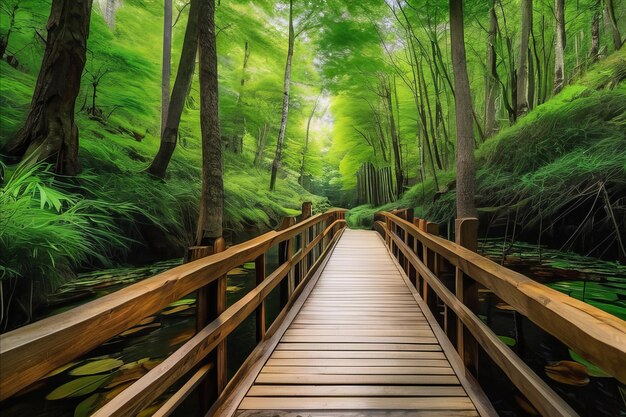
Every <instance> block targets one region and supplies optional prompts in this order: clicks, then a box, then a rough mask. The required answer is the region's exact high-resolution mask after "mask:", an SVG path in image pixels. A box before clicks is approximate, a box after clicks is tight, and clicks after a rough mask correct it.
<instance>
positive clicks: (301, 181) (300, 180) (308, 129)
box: [298, 91, 322, 187]
mask: <svg viewBox="0 0 626 417" xmlns="http://www.w3.org/2000/svg"><path fill="white" fill-rule="evenodd" d="M320 97H322V91H320V93H319V94H318V96H317V98H316V99H315V104H314V105H313V109H312V110H311V114H309V118H308V120H307V121H306V135H305V136H304V147H303V148H302V160H301V161H300V177H299V178H298V183H299V184H300V185H301V186H303V187H304V165H305V162H306V153H307V151H308V150H309V135H310V133H311V121H312V120H313V117H315V111H316V110H317V105H318V104H319V101H320Z"/></svg>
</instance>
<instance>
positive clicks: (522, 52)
mask: <svg viewBox="0 0 626 417" xmlns="http://www.w3.org/2000/svg"><path fill="white" fill-rule="evenodd" d="M521 7H522V21H521V25H522V31H521V38H520V46H519V59H518V63H519V64H518V66H517V99H516V100H517V115H518V116H519V115H521V114H524V113H526V111H527V110H528V44H529V40H530V30H531V28H532V26H533V0H522V1H521Z"/></svg>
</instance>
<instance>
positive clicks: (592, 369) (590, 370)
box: [568, 349, 611, 378]
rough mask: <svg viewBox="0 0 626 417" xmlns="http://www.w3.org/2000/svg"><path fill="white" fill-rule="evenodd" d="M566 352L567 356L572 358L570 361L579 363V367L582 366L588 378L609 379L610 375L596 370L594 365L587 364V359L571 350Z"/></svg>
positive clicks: (598, 369)
mask: <svg viewBox="0 0 626 417" xmlns="http://www.w3.org/2000/svg"><path fill="white" fill-rule="evenodd" d="M568 350H569V355H570V356H571V357H572V359H574V360H575V361H576V362H578V363H580V364H581V365H584V366H585V367H586V368H587V373H588V374H589V376H595V377H596V378H611V375H609V374H607V373H606V372H604V371H603V370H602V369H600V368H598V367H597V366H596V365H594V364H593V363H591V362H589V361H588V360H587V359H585V358H583V357H582V356H580V355H579V354H578V353H576V352H574V351H573V350H572V349H568Z"/></svg>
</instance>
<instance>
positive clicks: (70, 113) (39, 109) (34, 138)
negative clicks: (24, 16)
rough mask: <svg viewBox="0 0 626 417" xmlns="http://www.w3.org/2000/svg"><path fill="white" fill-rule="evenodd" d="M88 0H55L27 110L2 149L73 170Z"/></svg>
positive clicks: (63, 171) (67, 171) (77, 167)
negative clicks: (76, 110) (75, 116)
mask: <svg viewBox="0 0 626 417" xmlns="http://www.w3.org/2000/svg"><path fill="white" fill-rule="evenodd" d="M91 6H92V0H53V2H52V8H51V10H50V17H49V19H48V24H47V28H48V37H47V40H46V49H45V51H44V55H43V59H42V63H41V68H40V70H39V76H38V78H37V84H36V85H35V91H34V93H33V99H32V102H31V106H30V112H29V114H28V117H27V118H26V122H25V124H24V127H22V129H21V130H20V131H19V132H18V133H17V135H16V136H15V138H14V139H13V140H12V141H10V142H9V143H8V144H7V146H6V148H5V149H4V153H5V154H6V155H9V156H25V157H27V156H30V155H31V154H33V153H35V152H37V155H36V158H37V160H40V161H51V162H54V164H55V166H54V170H55V172H56V173H59V174H64V175H76V174H78V173H79V172H80V164H79V163H78V147H79V146H78V127H77V126H76V123H75V122H74V106H75V104H76V98H77V97H78V92H79V90H80V81H81V76H82V73H83V68H84V67H85V61H86V53H87V39H88V38H89V23H90V17H91Z"/></svg>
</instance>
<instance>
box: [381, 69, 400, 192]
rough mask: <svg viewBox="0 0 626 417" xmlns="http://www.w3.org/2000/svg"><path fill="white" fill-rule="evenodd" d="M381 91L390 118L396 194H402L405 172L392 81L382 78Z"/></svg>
mask: <svg viewBox="0 0 626 417" xmlns="http://www.w3.org/2000/svg"><path fill="white" fill-rule="evenodd" d="M381 91H382V93H383V99H384V100H385V107H386V108H387V115H388V120H389V133H390V136H391V149H392V150H393V161H394V171H395V174H396V195H397V196H398V197H399V196H401V195H402V188H403V187H404V174H403V173H402V155H400V144H399V140H398V131H397V129H396V121H395V119H394V115H393V103H392V101H391V83H390V82H389V80H388V79H387V78H385V79H383V80H381Z"/></svg>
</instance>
